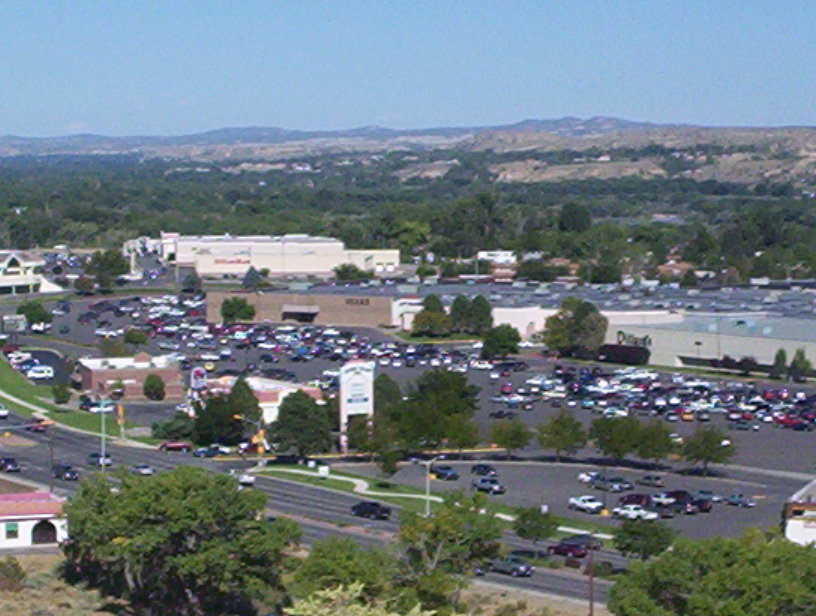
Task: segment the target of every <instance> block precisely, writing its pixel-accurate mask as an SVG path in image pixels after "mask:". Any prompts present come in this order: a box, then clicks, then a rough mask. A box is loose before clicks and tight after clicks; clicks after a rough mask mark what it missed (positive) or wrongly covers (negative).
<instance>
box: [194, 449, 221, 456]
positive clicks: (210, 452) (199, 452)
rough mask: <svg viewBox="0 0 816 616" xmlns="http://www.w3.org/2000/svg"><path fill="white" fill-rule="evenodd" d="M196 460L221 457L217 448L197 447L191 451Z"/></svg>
mask: <svg viewBox="0 0 816 616" xmlns="http://www.w3.org/2000/svg"><path fill="white" fill-rule="evenodd" d="M193 455H194V456H195V457H196V458H214V457H216V456H220V455H221V450H220V449H219V448H218V447H199V448H198V449H196V450H195V451H193Z"/></svg>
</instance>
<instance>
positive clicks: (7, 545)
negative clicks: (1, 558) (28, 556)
mask: <svg viewBox="0 0 816 616" xmlns="http://www.w3.org/2000/svg"><path fill="white" fill-rule="evenodd" d="M64 505H65V499H62V498H60V497H58V496H56V495H54V494H49V493H48V492H20V493H10V494H0V550H11V549H19V548H28V547H31V546H34V545H56V544H58V543H59V542H61V541H64V540H65V539H67V538H68V521H67V520H66V519H65V517H64V516H63V506H64Z"/></svg>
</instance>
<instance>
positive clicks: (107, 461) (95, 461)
mask: <svg viewBox="0 0 816 616" xmlns="http://www.w3.org/2000/svg"><path fill="white" fill-rule="evenodd" d="M88 464H90V465H91V466H100V467H101V466H111V465H113V459H112V458H111V457H110V456H109V455H107V454H105V455H104V456H103V455H102V454H101V453H99V452H94V453H89V454H88Z"/></svg>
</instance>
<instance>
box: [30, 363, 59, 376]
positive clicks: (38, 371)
mask: <svg viewBox="0 0 816 616" xmlns="http://www.w3.org/2000/svg"><path fill="white" fill-rule="evenodd" d="M26 376H27V377H28V378H29V379H53V378H54V369H53V368H52V367H51V366H45V365H43V366H33V367H32V368H29V370H28V372H26Z"/></svg>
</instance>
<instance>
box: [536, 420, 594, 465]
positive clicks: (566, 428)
mask: <svg viewBox="0 0 816 616" xmlns="http://www.w3.org/2000/svg"><path fill="white" fill-rule="evenodd" d="M587 439H588V435H587V432H586V430H584V426H583V424H581V422H580V421H579V420H578V419H576V418H575V417H574V416H573V414H572V413H570V412H569V411H568V410H567V409H561V411H560V412H559V413H558V414H557V415H553V416H551V417H549V418H548V419H547V421H545V422H544V423H543V424H541V425H539V426H538V442H539V443H540V444H541V447H542V448H543V449H552V450H553V451H554V452H555V456H556V458H558V459H559V460H560V459H561V458H562V457H563V456H564V455H574V454H575V453H576V452H578V450H580V449H582V448H583V447H584V446H585V445H586V444H587Z"/></svg>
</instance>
